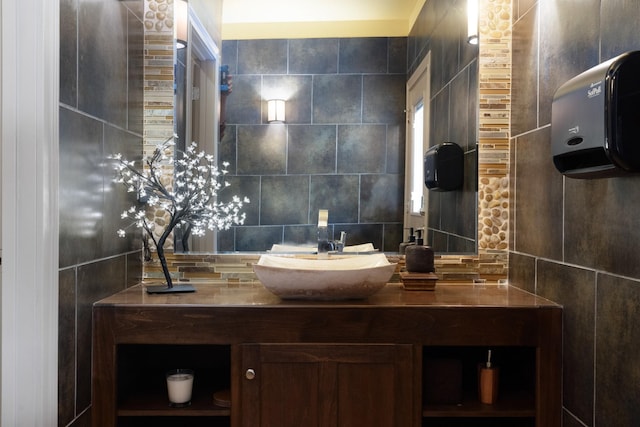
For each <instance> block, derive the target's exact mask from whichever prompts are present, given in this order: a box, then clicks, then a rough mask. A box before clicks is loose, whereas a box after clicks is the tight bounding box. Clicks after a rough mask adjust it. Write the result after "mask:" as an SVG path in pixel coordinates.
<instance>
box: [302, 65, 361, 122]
mask: <svg viewBox="0 0 640 427" xmlns="http://www.w3.org/2000/svg"><path fill="white" fill-rule="evenodd" d="M312 114H313V116H312V120H313V123H331V124H337V123H360V122H361V120H362V76H360V75H338V76H326V75H320V76H316V77H315V78H314V79H313V112H312Z"/></svg>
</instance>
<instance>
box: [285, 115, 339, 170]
mask: <svg viewBox="0 0 640 427" xmlns="http://www.w3.org/2000/svg"><path fill="white" fill-rule="evenodd" d="M288 129H289V143H288V149H287V172H288V173H290V174H312V175H313V174H324V173H331V174H332V173H335V172H336V126H333V125H316V126H311V125H303V126H289V127H288Z"/></svg>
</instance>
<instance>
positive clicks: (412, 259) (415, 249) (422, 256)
mask: <svg viewBox="0 0 640 427" xmlns="http://www.w3.org/2000/svg"><path fill="white" fill-rule="evenodd" d="M416 233H417V234H418V237H417V238H416V244H415V245H411V246H407V247H406V249H405V259H406V269H407V271H408V272H409V273H433V272H434V271H435V270H436V269H435V265H434V261H433V258H434V256H433V249H431V247H430V246H424V239H423V238H422V230H420V229H419V230H416Z"/></svg>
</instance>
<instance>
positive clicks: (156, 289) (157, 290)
mask: <svg viewBox="0 0 640 427" xmlns="http://www.w3.org/2000/svg"><path fill="white" fill-rule="evenodd" d="M146 288H147V293H148V294H173V293H179V292H195V291H196V288H194V287H193V285H173V287H171V288H170V287H168V286H167V285H166V284H164V285H153V286H147V287H146Z"/></svg>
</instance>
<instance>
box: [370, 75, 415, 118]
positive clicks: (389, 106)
mask: <svg viewBox="0 0 640 427" xmlns="http://www.w3.org/2000/svg"><path fill="white" fill-rule="evenodd" d="M406 85H407V78H406V76H405V75H404V74H402V75H400V74H398V75H394V74H386V75H373V76H368V75H366V76H364V80H363V88H364V89H363V103H364V110H363V116H362V121H363V122H364V123H400V122H402V121H403V119H404V116H405V113H404V110H405V108H406V105H405V104H406V102H405V99H406V95H405V91H406Z"/></svg>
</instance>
